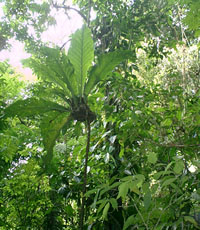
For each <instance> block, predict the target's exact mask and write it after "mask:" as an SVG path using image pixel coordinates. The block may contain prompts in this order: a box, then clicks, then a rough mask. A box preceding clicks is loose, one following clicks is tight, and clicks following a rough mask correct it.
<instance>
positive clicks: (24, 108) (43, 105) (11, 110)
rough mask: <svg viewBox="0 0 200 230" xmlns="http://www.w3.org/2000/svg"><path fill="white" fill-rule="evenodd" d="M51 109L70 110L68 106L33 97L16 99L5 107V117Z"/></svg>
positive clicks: (31, 114)
mask: <svg viewBox="0 0 200 230" xmlns="http://www.w3.org/2000/svg"><path fill="white" fill-rule="evenodd" d="M51 110H53V111H60V112H66V111H68V109H67V108H65V107H64V106H62V105H59V104H57V103H55V102H52V101H47V100H44V99H37V98H34V97H33V98H28V99H26V100H19V101H16V102H15V103H13V104H11V105H10V106H8V107H7V108H6V109H5V117H14V116H16V115H17V116H20V117H26V116H34V115H38V114H43V113H46V112H48V111H51Z"/></svg>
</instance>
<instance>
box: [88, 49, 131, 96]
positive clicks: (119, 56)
mask: <svg viewBox="0 0 200 230" xmlns="http://www.w3.org/2000/svg"><path fill="white" fill-rule="evenodd" d="M131 56H132V52H131V51H128V50H124V51H123V50H116V51H114V52H110V53H106V54H102V55H101V56H100V57H99V59H98V62H97V64H96V65H95V66H93V67H92V70H91V72H90V75H89V79H88V81H87V83H86V85H85V95H88V94H89V93H90V92H91V90H92V89H93V87H94V86H95V85H96V84H97V83H98V82H99V81H102V80H104V79H105V78H106V77H107V75H108V74H109V73H110V72H111V71H112V70H113V69H114V68H115V67H116V66H117V65H118V64H120V63H121V62H122V61H124V60H126V59H127V58H129V57H131Z"/></svg>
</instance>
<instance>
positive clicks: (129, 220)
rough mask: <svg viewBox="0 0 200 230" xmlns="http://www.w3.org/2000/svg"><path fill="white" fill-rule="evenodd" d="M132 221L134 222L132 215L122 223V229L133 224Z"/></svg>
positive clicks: (124, 229)
mask: <svg viewBox="0 0 200 230" xmlns="http://www.w3.org/2000/svg"><path fill="white" fill-rule="evenodd" d="M134 223H135V217H134V215H132V216H129V217H128V219H127V220H126V221H125V223H124V227H123V230H126V229H127V228H128V227H129V226H131V225H133V224H134Z"/></svg>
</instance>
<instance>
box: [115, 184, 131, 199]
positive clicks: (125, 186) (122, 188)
mask: <svg viewBox="0 0 200 230" xmlns="http://www.w3.org/2000/svg"><path fill="white" fill-rule="evenodd" d="M118 189H119V193H118V196H117V199H118V198H120V197H122V198H125V197H126V195H127V193H128V189H129V181H127V182H124V183H122V184H121V185H120V186H119V188H118Z"/></svg>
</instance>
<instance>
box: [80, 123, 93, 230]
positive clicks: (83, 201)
mask: <svg viewBox="0 0 200 230" xmlns="http://www.w3.org/2000/svg"><path fill="white" fill-rule="evenodd" d="M86 127H87V146H86V152H85V168H84V181H83V191H82V193H83V197H82V204H81V212H80V230H83V226H84V217H85V201H86V198H85V193H86V190H87V188H86V186H87V166H88V156H89V149H90V129H91V127H90V121H89V120H87V121H86Z"/></svg>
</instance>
